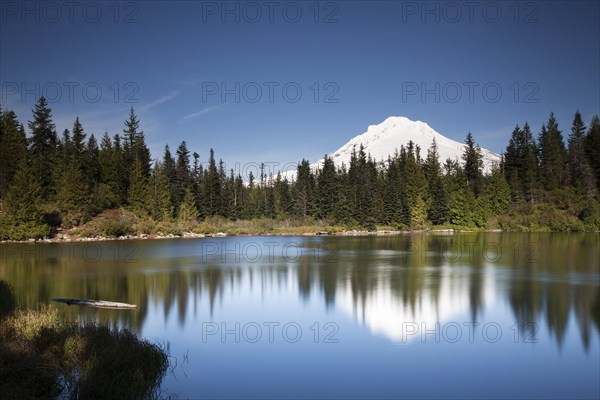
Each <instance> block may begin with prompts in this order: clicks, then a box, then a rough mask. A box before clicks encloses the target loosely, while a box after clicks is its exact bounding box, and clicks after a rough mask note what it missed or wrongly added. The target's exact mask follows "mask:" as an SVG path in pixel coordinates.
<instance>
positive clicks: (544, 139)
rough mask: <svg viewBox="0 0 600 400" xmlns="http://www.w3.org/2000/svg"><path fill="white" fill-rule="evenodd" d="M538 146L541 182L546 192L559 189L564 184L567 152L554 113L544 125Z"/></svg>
mask: <svg viewBox="0 0 600 400" xmlns="http://www.w3.org/2000/svg"><path fill="white" fill-rule="evenodd" d="M538 145H539V159H540V168H539V171H540V181H541V183H542V184H543V185H544V189H546V190H554V189H557V188H559V187H560V186H561V185H563V184H564V176H565V161H566V150H565V144H564V141H563V137H562V132H561V131H560V130H559V129H558V123H557V122H556V119H555V118H554V113H550V117H549V118H548V122H547V123H546V124H545V125H542V130H541V132H540V135H539V138H538Z"/></svg>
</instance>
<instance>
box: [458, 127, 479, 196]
mask: <svg viewBox="0 0 600 400" xmlns="http://www.w3.org/2000/svg"><path fill="white" fill-rule="evenodd" d="M465 144H466V147H465V150H464V152H463V155H462V159H463V161H464V172H465V176H466V178H467V186H468V187H469V188H470V189H471V190H472V191H473V193H475V194H476V195H478V194H479V193H481V190H482V179H483V173H482V169H483V155H482V154H481V148H480V147H479V146H475V140H474V139H473V135H472V134H471V132H469V133H468V134H467V137H466V139H465Z"/></svg>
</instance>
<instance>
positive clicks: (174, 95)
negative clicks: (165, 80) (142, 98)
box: [140, 90, 181, 111]
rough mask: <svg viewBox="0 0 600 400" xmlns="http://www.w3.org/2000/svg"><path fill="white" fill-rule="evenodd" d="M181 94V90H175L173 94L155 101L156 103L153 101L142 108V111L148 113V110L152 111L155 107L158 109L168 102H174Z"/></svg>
mask: <svg viewBox="0 0 600 400" xmlns="http://www.w3.org/2000/svg"><path fill="white" fill-rule="evenodd" d="M179 93H181V92H180V91H179V90H173V91H172V92H171V93H169V94H167V95H165V96H162V97H159V98H158V99H156V100H154V101H152V102H150V103H148V104H146V105H144V106H142V107H141V108H140V111H146V110H149V109H151V108H153V107H156V106H158V105H160V104H163V103H166V102H167V101H170V100H173V99H174V98H175V97H177V96H178V95H179Z"/></svg>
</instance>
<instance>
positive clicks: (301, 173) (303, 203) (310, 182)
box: [293, 159, 315, 217]
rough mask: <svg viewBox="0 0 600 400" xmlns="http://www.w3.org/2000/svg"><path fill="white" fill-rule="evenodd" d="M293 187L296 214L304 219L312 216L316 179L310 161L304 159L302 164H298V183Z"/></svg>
mask: <svg viewBox="0 0 600 400" xmlns="http://www.w3.org/2000/svg"><path fill="white" fill-rule="evenodd" d="M293 187H294V190H293V198H294V205H295V207H294V208H295V212H296V214H297V215H299V216H303V217H306V216H310V215H312V213H313V211H314V208H313V207H314V203H313V202H314V190H315V179H314V175H313V173H312V171H311V170H310V163H309V162H308V160H305V159H302V162H300V164H298V168H297V172H296V182H295V183H294V186H293Z"/></svg>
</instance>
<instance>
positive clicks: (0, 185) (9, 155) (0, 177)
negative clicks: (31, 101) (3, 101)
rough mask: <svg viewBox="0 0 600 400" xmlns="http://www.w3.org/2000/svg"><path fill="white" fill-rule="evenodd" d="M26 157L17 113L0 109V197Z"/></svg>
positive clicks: (3, 195) (5, 191) (21, 127)
mask: <svg viewBox="0 0 600 400" xmlns="http://www.w3.org/2000/svg"><path fill="white" fill-rule="evenodd" d="M26 158H27V138H26V136H25V130H24V129H23V126H22V125H21V124H19V121H18V120H17V115H16V114H15V113H14V112H12V111H1V110H0V199H3V198H4V197H5V196H6V193H7V192H8V188H9V187H10V183H11V182H12V179H13V177H14V175H15V173H16V172H17V168H18V167H19V165H20V164H21V162H22V161H24V160H25V159H26Z"/></svg>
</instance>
